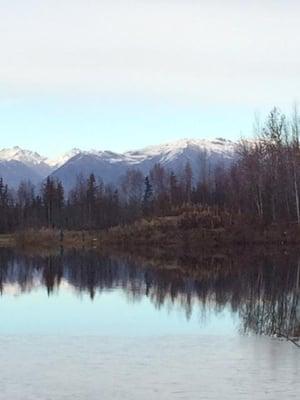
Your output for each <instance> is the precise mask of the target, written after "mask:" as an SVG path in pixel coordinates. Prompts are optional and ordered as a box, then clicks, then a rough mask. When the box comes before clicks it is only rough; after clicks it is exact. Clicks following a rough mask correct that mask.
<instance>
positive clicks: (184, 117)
mask: <svg viewBox="0 0 300 400" xmlns="http://www.w3.org/2000/svg"><path fill="white" fill-rule="evenodd" d="M0 13H1V14H0V15H1V18H0V57H1V60H0V148H3V147H11V146H14V145H19V146H21V147H24V148H30V149H32V150H35V151H38V152H40V153H42V154H44V155H46V156H52V157H53V156H55V155H58V154H61V153H63V152H65V151H67V150H69V149H71V148H73V147H80V148H82V149H90V148H96V149H102V150H105V149H110V150H113V151H120V152H122V151H125V150H129V149H135V148H140V147H144V146H147V145H150V144H158V143H161V142H168V141H171V140H175V139H179V138H185V137H191V138H214V137H220V136H222V137H225V138H228V139H233V140H235V139H238V138H239V137H240V136H246V137H248V136H251V135H252V125H253V120H254V114H256V113H259V114H260V115H261V116H262V118H264V116H265V115H266V113H267V112H268V111H269V110H270V109H271V108H272V107H273V106H275V105H276V106H278V107H279V108H281V109H282V110H283V111H284V112H287V113H288V112H290V111H291V109H292V105H293V104H294V103H295V102H297V101H298V96H299V93H300V51H299V48H300V46H299V45H300V24H299V15H300V2H299V1H294V0H272V1H269V0H260V1H257V0H252V1H251V2H250V1H245V0H243V1H242V0H240V1H238V0H227V1H226V2H225V1H221V0H220V1H215V0H209V1H208V0H206V1H204V0H198V1H197V0H109V1H107V0H103V1H101V0H43V1H40V0H27V1H26V2H25V1H24V0H9V1H7V0H0Z"/></svg>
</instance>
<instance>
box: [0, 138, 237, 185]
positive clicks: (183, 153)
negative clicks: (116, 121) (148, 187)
mask: <svg viewBox="0 0 300 400" xmlns="http://www.w3.org/2000/svg"><path fill="white" fill-rule="evenodd" d="M235 148H236V143H234V142H232V141H230V140H225V139H222V138H217V139H215V140H206V139H182V140H178V141H175V142H172V143H166V144H162V145H157V146H150V147H146V148H144V149H141V150H136V151H128V152H125V153H122V154H121V153H115V152H111V151H99V150H90V151H81V150H80V149H77V148H74V149H72V150H71V151H70V152H68V153H66V154H64V155H62V156H60V157H58V158H57V159H53V160H52V159H47V158H46V157H43V156H41V155H39V154H38V153H35V152H31V151H30V150H23V149H20V148H19V147H14V148H12V149H3V150H1V151H0V176H3V178H5V180H6V182H7V183H8V184H9V185H10V186H17V185H18V184H19V182H20V181H21V180H24V179H31V180H32V181H33V182H34V183H38V182H42V180H43V179H44V178H45V177H46V176H48V175H51V176H53V177H56V178H58V179H60V180H61V181H62V182H63V184H64V186H65V188H66V190H69V189H70V188H71V187H72V186H73V185H74V184H75V182H76V178H77V176H78V175H82V176H84V177H86V176H88V175H89V174H90V173H92V172H93V173H94V174H95V175H96V176H97V177H101V178H102V179H103V181H104V182H106V183H117V182H118V181H119V179H120V177H121V176H122V175H123V174H124V173H125V172H126V170H128V169H129V168H135V169H140V170H141V171H142V172H143V173H144V174H147V173H148V172H149V170H150V169H151V168H152V167H153V166H154V165H155V164H156V163H160V164H161V165H163V166H164V167H166V168H167V169H169V170H174V171H175V172H178V171H180V170H182V169H183V168H184V166H185V165H186V163H187V162H189V163H190V164H191V166H192V168H193V171H194V173H195V174H198V173H199V172H200V169H201V165H203V160H204V159H205V162H206V163H207V164H208V165H210V166H213V165H216V164H217V163H223V164H225V165H226V164H227V165H228V164H229V163H231V162H232V160H233V159H234V157H235Z"/></svg>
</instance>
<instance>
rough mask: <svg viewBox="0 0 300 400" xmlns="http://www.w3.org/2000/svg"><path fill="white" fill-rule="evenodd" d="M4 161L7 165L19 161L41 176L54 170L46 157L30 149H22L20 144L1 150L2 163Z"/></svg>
mask: <svg viewBox="0 0 300 400" xmlns="http://www.w3.org/2000/svg"><path fill="white" fill-rule="evenodd" d="M4 161H5V162H6V165H9V163H10V162H12V161H18V162H19V163H21V164H23V165H25V166H26V167H27V168H28V169H29V170H32V171H33V173H34V174H35V175H37V176H40V177H41V178H43V177H44V176H47V175H48V174H50V173H51V172H52V171H53V169H52V168H51V166H50V165H49V163H48V160H47V158H46V157H43V156H41V155H40V154H38V153H36V152H33V151H30V150H24V149H21V148H20V147H19V146H15V147H12V148H10V149H2V150H0V163H1V164H3V162H4ZM11 167H12V166H11ZM0 172H1V169H0Z"/></svg>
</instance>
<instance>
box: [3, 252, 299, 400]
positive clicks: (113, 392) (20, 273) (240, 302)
mask: <svg viewBox="0 0 300 400" xmlns="http://www.w3.org/2000/svg"><path fill="white" fill-rule="evenodd" d="M299 260H300V258H299V256H298V255H297V254H294V253H291V254H289V253H284V254H279V255H276V256H275V255H271V256H270V255H265V254H257V255H256V254H254V253H253V252H248V253H243V254H237V255H236V256H232V254H231V255H227V254H226V255H224V254H218V255H214V256H212V255H209V256H208V255H205V254H202V255H197V256H191V255H184V256H182V255H181V256H180V257H177V256H176V257H175V256H174V257H171V256H168V257H166V256H164V257H156V256H155V257H149V256H148V255H147V258H146V257H141V256H132V255H131V256H128V255H125V256H124V255H107V254H106V255H103V254H97V253H96V252H93V251H80V252H78V251H72V252H67V253H64V252H63V251H61V252H58V253H57V254H52V255H36V254H34V255H28V254H27V255H24V254H21V253H19V252H17V251H13V250H11V249H0V292H1V297H0V316H1V323H0V360H1V366H0V399H5V400H10V399H13V400H35V399H39V400H40V399H49V400H50V399H51V400H61V399H70V400H71V399H72V400H74V399H80V400H82V399H89V400H94V399H95V400H96V399H97V400H98V399H102V400H106V399H107V400H109V399H131V400H135V399H139V400H140V399H145V400H148V399H149V400H150V399H151V400H152V399H192V400H193V399H195V400H196V399H228V400H229V399H231V400H232V399H237V400H240V399H272V400H277V399H280V400H283V399H294V398H299V396H300V380H299V374H300V348H298V347H297V345H296V344H297V339H298V337H299V335H300V292H299V284H300V262H299Z"/></svg>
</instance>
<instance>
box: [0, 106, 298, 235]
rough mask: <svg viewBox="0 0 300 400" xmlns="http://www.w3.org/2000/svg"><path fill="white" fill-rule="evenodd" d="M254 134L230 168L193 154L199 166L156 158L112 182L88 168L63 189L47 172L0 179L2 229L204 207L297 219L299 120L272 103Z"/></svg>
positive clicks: (101, 225)
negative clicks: (37, 181)
mask: <svg viewBox="0 0 300 400" xmlns="http://www.w3.org/2000/svg"><path fill="white" fill-rule="evenodd" d="M255 130H256V132H255V134H256V136H255V138H254V139H253V140H252V141H249V140H248V141H241V142H240V143H239V145H238V146H237V153H236V159H235V161H234V162H233V163H232V164H231V166H230V167H226V168H225V167H224V166H223V165H217V166H214V167H213V168H212V166H211V165H210V163H209V160H208V155H207V154H206V152H203V153H202V154H201V155H200V156H199V162H198V168H197V171H195V170H194V171H193V170H192V168H191V165H190V164H189V163H188V162H187V163H186V164H185V166H184V167H183V168H182V170H181V171H179V172H178V171H176V173H175V172H174V171H169V170H167V169H165V168H164V167H163V166H162V165H160V164H156V165H155V166H154V167H153V168H152V169H151V170H150V171H149V174H148V176H146V177H145V176H144V175H143V174H142V172H141V171H139V170H134V169H132V170H128V171H127V172H126V173H125V174H124V176H123V177H122V179H121V181H120V182H119V184H118V185H107V184H104V183H103V181H102V180H101V178H97V177H95V176H94V174H91V175H90V176H89V177H88V178H87V179H86V178H84V177H82V176H79V177H78V178H77V182H76V185H75V187H74V188H73V189H72V190H71V191H70V193H65V191H64V187H63V185H62V183H61V182H59V181H58V180H55V179H52V178H51V177H48V178H47V179H46V181H45V182H44V184H43V185H42V186H41V187H40V188H39V189H38V190H37V188H35V187H34V186H33V185H32V183H31V182H21V184H20V186H19V188H18V190H17V191H13V190H10V189H9V187H8V186H7V184H5V183H4V182H3V180H2V179H0V232H11V231H14V230H17V229H23V228H41V227H55V228H63V229H75V230H78V229H88V230H94V229H95V230H96V229H106V228H110V227H112V226H116V225H122V224H128V223H132V222H134V221H136V220H138V219H140V218H152V217H157V216H168V215H178V214H180V212H181V211H182V210H183V209H187V205H188V206H189V207H190V209H193V207H194V206H195V208H197V209H199V205H201V208H202V209H203V208H206V209H207V210H213V212H214V213H218V212H219V211H226V212H227V213H229V214H230V215H232V216H233V217H234V216H235V215H243V216H245V218H246V220H247V221H248V222H249V223H263V224H271V223H282V222H283V223H298V224H299V223H300V200H299V190H300V145H299V132H300V122H299V116H298V114H297V110H295V111H294V113H293V116H292V117H291V118H287V117H286V116H285V115H284V114H282V113H281V112H280V111H278V110H277V109H276V108H275V109H273V110H272V111H271V112H270V114H269V115H268V117H267V119H266V121H265V123H264V124H263V125H260V124H259V123H256V126H255Z"/></svg>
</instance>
